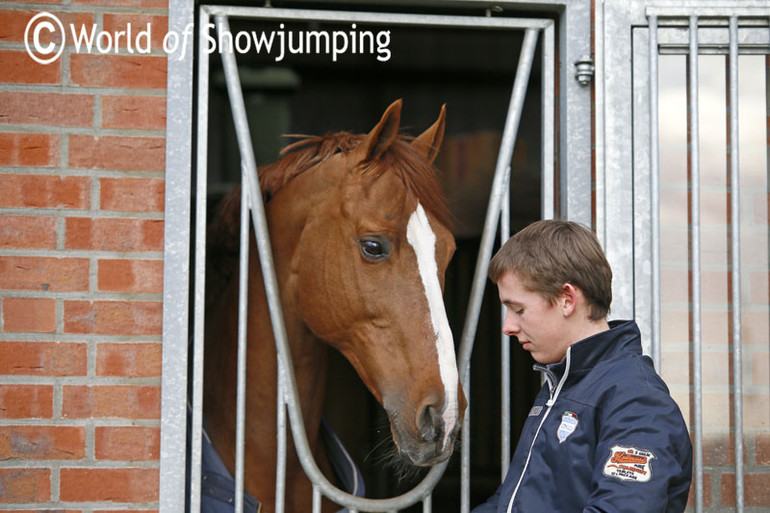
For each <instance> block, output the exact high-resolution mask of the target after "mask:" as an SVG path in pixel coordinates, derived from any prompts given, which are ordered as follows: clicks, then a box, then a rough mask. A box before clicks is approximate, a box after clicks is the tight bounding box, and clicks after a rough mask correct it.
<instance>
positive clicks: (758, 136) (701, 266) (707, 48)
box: [596, 0, 770, 512]
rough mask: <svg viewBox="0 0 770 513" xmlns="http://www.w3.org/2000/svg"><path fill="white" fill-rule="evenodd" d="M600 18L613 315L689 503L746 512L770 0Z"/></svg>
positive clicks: (608, 7)
mask: <svg viewBox="0 0 770 513" xmlns="http://www.w3.org/2000/svg"><path fill="white" fill-rule="evenodd" d="M596 16H597V19H596V26H597V27H598V30H599V32H598V34H597V39H596V40H597V58H598V60H599V62H598V70H597V73H598V76H597V78H598V81H597V112H598V113H600V115H599V116H598V117H597V181H598V182H600V184H601V188H602V190H603V194H602V195H601V197H600V198H598V199H597V224H601V231H600V235H601V237H602V239H603V241H604V244H605V247H606V250H607V255H608V258H609V260H610V263H611V264H612V266H613V269H614V271H615V273H616V274H615V280H614V282H615V283H614V288H613V296H614V301H613V315H614V316H618V317H625V318H631V317H634V318H635V319H636V320H637V322H638V323H639V325H640V328H641V330H642V336H643V347H644V350H645V353H646V354H649V355H651V356H652V358H653V360H654V362H655V366H656V369H657V370H658V372H659V373H661V375H662V377H663V378H664V380H666V381H667V383H668V384H669V387H670V388H671V392H672V396H673V397H674V398H675V399H676V400H677V402H678V403H679V405H680V408H681V409H682V412H683V414H684V416H685V419H686V420H687V421H688V425H689V427H690V430H691V432H692V433H693V449H694V468H693V470H694V472H693V485H692V486H693V489H694V501H693V502H694V504H693V506H694V509H695V511H698V512H700V511H703V510H704V508H710V507H712V506H719V505H722V506H730V507H732V506H733V505H734V508H735V510H736V511H743V510H744V503H745V497H746V496H748V492H749V491H748V490H746V489H745V486H744V474H745V473H746V472H747V471H748V472H752V471H754V470H755V469H757V468H759V469H760V470H762V471H764V470H766V469H763V468H762V462H761V460H759V459H754V458H745V454H744V446H747V447H753V446H754V443H755V442H754V441H755V435H756V434H757V433H759V432H761V431H766V429H767V420H766V419H767V418H768V417H770V413H768V406H767V400H768V387H767V383H766V381H767V377H766V376H764V375H762V373H761V371H760V370H759V368H760V367H759V366H758V365H756V362H759V361H762V360H764V361H767V359H768V350H769V348H770V343H769V342H768V338H767V333H768V307H767V304H768V297H767V290H766V289H767V287H766V284H767V279H768V277H767V269H768V214H767V201H766V198H767V190H768V171H767V170H768V166H767V113H768V100H767V98H768V80H767V79H768V71H767V70H768V60H767V59H768V57H767V55H768V53H770V28H769V27H768V21H769V20H770V5H768V3H767V2H754V1H731V2H710V1H700V2H682V1H680V2H673V1H657V2H650V1H632V2H628V1H625V0H622V1H621V0H607V1H605V2H604V3H603V4H602V6H601V8H598V9H597V13H596ZM597 188H599V184H597ZM599 220H600V222H599ZM762 287H764V288H762ZM752 360H753V361H754V362H755V364H754V365H752V363H751V362H752ZM745 401H750V402H751V404H752V408H751V409H750V410H748V411H744V408H743V404H744V402H745ZM736 440H738V441H742V442H743V443H740V442H735V441H736ZM730 445H733V446H734V447H730ZM716 453H721V454H722V458H721V459H718V458H717V459H715V458H714V457H713V456H709V455H710V454H711V455H713V454H716ZM749 459H751V460H753V461H748V460H749ZM747 469H748V470H747ZM718 474H721V476H720V479H721V480H720V479H716V478H714V477H713V476H714V475H718ZM733 474H734V476H733ZM710 479H714V480H713V481H712V482H711V483H709V482H708V480H710ZM731 486H734V490H735V498H734V503H733V502H732V500H733V499H732V497H731V496H728V495H729V494H728V492H723V491H722V490H725V489H726V487H731ZM709 492H710V494H709ZM723 493H725V494H726V495H725V496H722V494H723ZM720 511H721V510H720Z"/></svg>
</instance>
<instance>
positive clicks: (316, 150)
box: [206, 132, 452, 305]
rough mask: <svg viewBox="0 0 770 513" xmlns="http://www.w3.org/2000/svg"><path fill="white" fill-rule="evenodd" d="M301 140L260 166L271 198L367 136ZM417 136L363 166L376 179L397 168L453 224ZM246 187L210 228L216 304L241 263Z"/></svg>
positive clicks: (399, 140)
mask: <svg viewBox="0 0 770 513" xmlns="http://www.w3.org/2000/svg"><path fill="white" fill-rule="evenodd" d="M289 137H293V138H298V139H299V140H297V141H295V142H293V143H292V144H289V145H288V146H286V147H285V148H284V149H283V150H281V158H280V159H279V160H277V161H276V162H273V163H272V164H268V165H266V166H262V167H260V168H259V173H258V174H259V185H260V189H261V190H262V194H263V197H264V200H265V202H266V203H267V202H269V201H270V199H271V198H272V197H273V196H275V195H276V194H277V193H278V191H280V190H281V189H282V188H283V187H284V186H285V185H286V184H288V183H289V182H291V181H292V180H293V179H295V178H296V177H298V176H299V175H301V174H302V173H305V172H306V171H310V172H312V169H313V168H315V167H316V166H318V165H320V164H321V163H323V162H325V161H326V160H327V159H329V158H330V157H332V156H333V155H335V154H337V153H344V154H347V153H349V152H351V151H353V150H354V149H355V148H356V147H357V146H358V145H359V144H360V143H361V142H362V141H363V140H364V138H365V137H366V135H355V134H351V133H350V132H336V133H328V134H326V135H323V136H305V135H291V136H289ZM413 139H414V138H413V137H410V136H407V135H399V136H398V137H396V139H395V140H394V141H393V142H392V143H391V145H390V146H389V147H388V149H387V150H385V152H383V153H382V154H381V155H380V156H379V157H378V158H376V159H373V160H371V161H368V162H365V163H363V164H361V168H360V170H361V175H362V177H364V178H371V179H373V180H374V179H376V178H378V177H380V176H382V175H383V174H384V173H386V172H393V173H396V175H397V176H398V177H399V178H400V179H401V181H402V182H403V183H404V186H405V187H406V188H407V190H409V191H411V192H412V193H413V194H414V195H415V196H416V197H417V199H418V200H419V202H420V204H421V205H422V206H423V208H424V209H425V210H426V212H428V213H430V214H432V215H433V216H434V217H435V218H436V219H437V220H438V222H439V223H441V224H443V225H444V226H447V227H450V228H451V224H452V223H451V215H450V212H449V207H448V206H447V202H446V197H445V194H444V191H443V188H442V187H441V184H440V182H439V179H438V173H437V170H436V168H435V167H434V166H433V165H432V164H431V163H429V162H428V161H427V160H426V159H425V157H424V156H423V155H422V154H421V153H420V152H419V151H418V150H417V149H415V147H414V146H412V144H411V141H412V140H413ZM240 191H241V188H240V186H239V187H237V188H236V189H235V190H233V191H232V192H230V193H229V194H228V195H227V196H226V197H225V198H224V199H223V200H222V201H221V203H220V205H219V207H218V209H217V213H216V214H215V216H214V218H213V220H212V221H211V223H209V228H208V230H207V232H208V235H207V271H206V273H207V287H206V289H207V290H208V291H210V292H208V293H207V294H206V296H207V300H206V304H207V305H209V304H210V303H211V302H213V300H214V299H216V297H214V296H218V295H219V293H220V292H221V291H222V290H224V286H225V285H226V284H227V282H228V281H229V280H230V278H231V277H232V275H233V273H234V272H235V270H236V269H237V267H238V239H239V236H238V232H239V222H240V208H241V192H240Z"/></svg>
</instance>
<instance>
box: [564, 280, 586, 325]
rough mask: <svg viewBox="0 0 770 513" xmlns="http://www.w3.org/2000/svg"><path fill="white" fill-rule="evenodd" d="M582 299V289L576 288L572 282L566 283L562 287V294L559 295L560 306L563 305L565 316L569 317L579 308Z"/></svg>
mask: <svg viewBox="0 0 770 513" xmlns="http://www.w3.org/2000/svg"><path fill="white" fill-rule="evenodd" d="M581 299H582V293H581V292H580V289H578V288H576V287H575V286H574V285H573V284H571V283H565V284H564V285H563V286H562V288H561V295H560V296H559V306H561V309H562V313H563V314H564V317H569V316H570V315H572V314H573V313H575V310H577V304H578V302H579V301H580V300H581Z"/></svg>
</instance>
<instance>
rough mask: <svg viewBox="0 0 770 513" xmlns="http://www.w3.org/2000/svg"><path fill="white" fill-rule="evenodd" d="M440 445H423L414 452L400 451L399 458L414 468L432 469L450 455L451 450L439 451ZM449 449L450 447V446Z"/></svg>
mask: <svg viewBox="0 0 770 513" xmlns="http://www.w3.org/2000/svg"><path fill="white" fill-rule="evenodd" d="M440 445H441V444H438V443H434V444H425V445H424V446H422V447H419V448H416V449H415V450H406V451H400V455H401V458H402V459H403V460H404V461H405V462H406V463H408V464H410V465H414V466H416V467H432V466H434V465H438V464H439V463H443V462H444V461H446V460H448V459H449V457H450V456H451V455H452V450H451V448H450V449H448V450H444V451H442V450H441V447H440ZM450 447H451V446H450Z"/></svg>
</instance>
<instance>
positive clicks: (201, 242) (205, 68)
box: [189, 10, 209, 513]
mask: <svg viewBox="0 0 770 513" xmlns="http://www.w3.org/2000/svg"><path fill="white" fill-rule="evenodd" d="M198 20H199V29H200V32H199V36H198V37H199V38H200V39H201V40H202V39H204V38H205V37H206V35H207V34H208V21H209V17H208V15H207V14H206V13H205V12H204V11H203V10H201V12H200V14H199V16H198ZM208 119H209V56H208V54H206V52H201V54H200V55H199V56H198V127H197V130H198V139H197V142H196V163H197V172H196V175H195V180H196V191H195V289H194V314H193V375H192V380H193V386H192V405H191V406H192V419H191V423H192V426H191V440H190V477H189V479H190V497H189V506H190V511H191V512H193V513H197V512H199V511H200V504H201V450H202V447H201V444H202V441H203V335H204V318H205V311H204V309H205V304H206V200H207V198H208V169H207V161H208Z"/></svg>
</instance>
